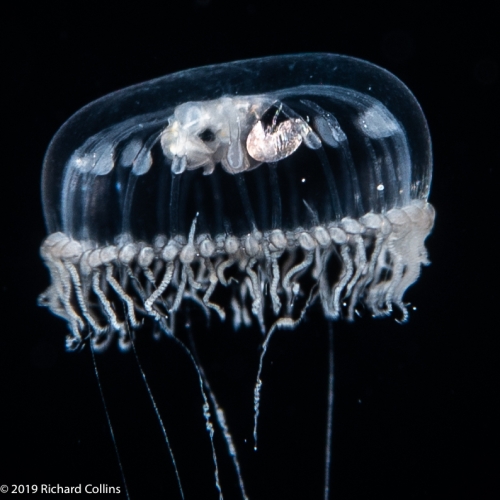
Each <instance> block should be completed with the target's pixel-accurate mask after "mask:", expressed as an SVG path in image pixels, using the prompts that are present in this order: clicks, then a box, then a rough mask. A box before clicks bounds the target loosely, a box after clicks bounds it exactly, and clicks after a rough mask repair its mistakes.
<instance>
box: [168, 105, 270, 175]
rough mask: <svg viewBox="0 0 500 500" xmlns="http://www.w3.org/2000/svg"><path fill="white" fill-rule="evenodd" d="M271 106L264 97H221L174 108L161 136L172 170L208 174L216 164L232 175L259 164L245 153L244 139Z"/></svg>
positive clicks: (177, 172) (178, 172)
mask: <svg viewBox="0 0 500 500" xmlns="http://www.w3.org/2000/svg"><path fill="white" fill-rule="evenodd" d="M272 104H273V101H272V100H271V99H269V98H266V97H263V96H246V97H222V98H220V99H215V100H213V101H203V102H186V103H183V104H180V105H179V106H177V107H176V108H175V110H174V114H173V115H172V116H171V117H170V119H169V124H168V127H167V128H166V129H165V130H164V131H163V133H162V134H161V138H160V141H161V146H162V149H163V152H164V154H165V155H166V156H167V158H169V159H171V160H172V171H173V172H174V173H176V174H180V173H182V172H183V171H185V170H193V169H196V168H201V167H202V168H203V169H204V173H205V174H211V173H212V172H213V170H214V168H215V165H217V163H221V165H222V166H223V168H224V169H225V170H226V171H227V172H229V173H231V174H235V173H238V172H243V171H245V170H249V169H251V168H255V167H256V166H258V165H259V163H258V162H256V161H255V160H254V159H252V158H251V157H250V156H249V155H248V152H247V150H246V138H247V136H248V134H249V132H250V130H251V129H252V127H253V126H254V124H255V123H256V122H257V121H258V120H260V118H261V116H262V114H263V113H264V112H265V111H266V110H267V109H268V108H269V107H270V106H271V105H272Z"/></svg>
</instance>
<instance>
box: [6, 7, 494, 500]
mask: <svg viewBox="0 0 500 500" xmlns="http://www.w3.org/2000/svg"><path fill="white" fill-rule="evenodd" d="M486 5H487V2H474V3H470V4H468V5H464V6H459V5H458V4H457V3H453V4H452V3H449V2H438V1H435V2H429V3H422V2H411V3H408V2H400V4H399V6H395V5H393V4H391V3H386V2H380V3H378V4H376V3H375V2H367V3H366V4H365V3H357V2H350V3H349V4H348V5H345V4H344V3H340V2H338V3H337V2H316V1H307V2H300V3H298V4H296V5H293V6H292V5H291V4H290V3H289V2H269V1H260V0H256V1H252V2H248V1H246V0H245V1H241V2H225V1H222V0H212V1H210V0H198V1H192V0H187V1H185V2H178V3H174V2H163V3H160V2H158V3H156V4H155V5H148V4H147V3H146V2H142V3H141V2H134V3H133V6H131V7H127V6H126V5H124V4H122V3H115V6H114V8H112V7H111V4H109V5H105V4H103V3H100V4H92V3H91V2H73V3H71V4H67V5H64V6H56V4H55V3H52V2H49V3H43V4H40V5H39V6H38V7H33V6H31V5H30V6H28V4H24V3H21V2H19V3H17V4H16V5H13V6H11V7H9V8H8V9H7V10H4V11H3V12H2V25H3V27H2V30H1V42H0V43H1V51H2V52H1V54H2V56H1V57H2V87H3V96H2V99H1V106H2V112H1V123H2V125H1V127H2V152H3V155H2V162H1V169H2V177H1V179H2V181H1V182H0V186H1V188H2V196H1V202H2V219H1V227H2V232H1V237H0V238H1V239H0V241H1V250H2V257H1V260H0V262H1V265H2V269H1V274H0V276H1V293H2V296H1V302H0V307H1V323H0V343H1V344H0V368H1V379H0V456H1V465H0V483H1V484H6V485H8V486H9V488H11V486H12V485H13V484H24V485H30V484H37V485H41V484H52V485H56V484H60V485H64V486H74V485H78V484H80V483H81V484H83V485H85V484H94V485H98V484H108V485H110V486H120V487H121V488H122V489H123V484H122V482H121V478H120V472H119V468H118V462H117V459H116V455H115V452H114V449H113V444H112V441H111V438H110V433H109V429H108V425H107V421H106V417H105V413H104V408H103V404H102V401H101V398H100V395H99V390H98V386H97V383H96V377H95V374H94V368H93V363H92V358H91V355H90V352H89V350H88V349H86V350H84V351H83V352H81V353H76V354H70V353H66V352H65V351H64V336H65V333H66V326H65V325H64V323H63V322H62V321H61V320H59V319H57V318H55V317H53V316H51V315H50V314H49V313H48V312H47V311H46V310H44V309H40V308H38V307H37V306H36V297H37V295H38V294H39V293H40V292H41V291H43V290H44V288H45V287H46V286H47V284H48V273H47V272H46V270H45V269H44V267H43V264H42V262H41V260H40V258H39V256H38V248H39V245H40V242H41V241H42V239H43V238H44V235H45V229H44V222H43V217H42V210H41V201H40V188H39V186H40V173H41V165H42V161H43V155H44V152H45V149H46V147H47V145H48V143H49V141H50V139H51V137H52V136H53V134H54V133H55V132H56V131H57V129H58V128H59V127H60V126H61V125H62V124H63V123H64V121H65V120H66V119H67V118H69V117H70V116H71V114H73V113H74V112H75V111H77V110H78V109H79V108H80V107H82V106H83V105H85V104H86V103H88V102H90V101H92V100H94V99H96V98H98V97H101V96H102V95H105V94H107V93H109V92H112V91H114V90H118V89H120V88H123V87H125V86H128V85H131V84H135V83H139V82H141V81H145V80H148V79H151V78H154V77H158V76H162V75H164V74H167V73H170V72H174V71H180V70H183V69H186V68H191V67H196V66H201V65H205V64H213V63H218V62H226V61H231V60H237V59H246V58H251V57H259V56H264V55H276V54H286V53H297V52H315V51H317V52H332V53H341V54H347V55H351V56H355V57H359V58H362V59H366V60H368V61H371V62H373V63H375V64H378V65H380V66H382V67H385V68H386V69H388V70H389V71H391V72H393V73H394V74H395V75H396V76H398V77H399V78H400V79H401V80H402V81H403V82H405V83H406V84H407V85H408V87H409V88H410V89H411V90H412V91H413V93H414V94H415V96H416V97H417V99H418V100H419V102H420V103H421V105H422V108H423V110H424V112H425V114H426V116H427V119H428V122H429V126H430V130H431V134H432V138H433V144H434V160H435V161H434V179H433V186H432V191H431V196H430V201H431V202H432V203H433V205H434V206H435V208H436V211H437V219H436V225H435V228H434V232H433V234H432V235H431V237H430V238H429V239H428V249H429V256H430V259H431V261H432V265H431V266H429V267H427V268H425V269H424V270H423V274H422V276H421V278H420V280H419V282H418V283H417V284H416V285H415V286H413V287H412V288H411V289H410V290H409V292H408V293H407V296H406V297H405V298H406V299H407V300H408V301H410V302H411V303H412V304H413V305H414V306H416V308H417V309H416V310H415V311H412V312H411V316H410V321H409V322H408V323H407V324H405V325H399V324H397V323H396V322H395V321H394V319H387V320H373V319H371V318H361V319H360V320H358V321H356V322H355V323H354V324H345V323H338V324H335V325H334V337H335V418H334V439H333V472H332V496H331V497H332V498H338V499H347V498H373V497H375V496H377V495H378V496H383V497H384V498H448V497H452V496H454V495H455V494H457V493H462V494H464V495H465V496H469V497H471V498H494V497H495V498H496V496H497V494H498V491H497V490H498V488H497V483H498V480H497V481H495V477H494V473H495V472H496V475H497V478H498V451H497V450H498V419H499V416H500V415H499V412H498V408H497V400H498V390H499V384H498V368H497V365H498V361H497V358H498V326H497V325H496V319H497V317H498V314H497V311H496V307H497V303H498V292H497V290H498V286H497V279H498V258H497V257H498V255H497V252H498V244H495V242H496V240H497V238H498V236H497V233H498V210H497V199H496V198H497V196H498V195H497V191H498V181H497V179H498V168H499V161H500V153H499V151H500V148H499V142H500V121H499V119H498V117H499V106H498V104H499V103H498V101H499V90H500V88H499V87H500V85H499V83H500V67H499V64H500V61H499V48H500V44H499V40H498V14H495V12H494V9H493V7H491V8H489V7H485V6H486ZM311 316H312V317H311V319H310V320H309V321H308V323H306V324H305V325H304V326H303V328H301V329H300V330H298V331H292V332H290V331H287V332H279V333H278V334H277V335H276V336H275V338H274V339H273V342H272V343H271V347H270V350H269V352H268V355H267V358H266V363H265V366H264V374H263V376H264V388H263V393H262V406H261V411H262V413H261V424H260V432H261V442H260V449H259V451H258V453H257V454H255V453H254V452H253V451H252V443H251V439H250V438H251V431H252V404H253V395H252V390H253V382H254V379H255V370H256V363H257V356H258V352H257V347H256V346H257V345H258V339H256V338H255V337H252V335H250V334H248V333H247V334H245V333H241V332H240V333H232V332H231V334H229V333H228V332H224V331H222V329H220V328H212V329H211V330H210V331H208V332H207V331H203V332H201V330H202V328H201V327H200V328H199V330H200V331H197V324H198V323H197V321H198V320H196V318H194V319H195V320H194V321H193V328H192V330H193V336H194V338H195V340H196V342H197V343H198V345H199V349H200V354H201V355H202V359H203V360H204V362H205V364H206V366H207V370H208V373H209V375H212V377H213V380H214V384H215V386H216V388H219V386H220V389H219V391H218V393H220V394H221V396H220V399H221V402H222V403H223V406H224V407H225V408H226V409H227V416H228V421H229V425H230V426H231V425H232V428H234V429H235V439H236V441H237V448H238V450H239V451H240V452H241V456H242V466H243V467H244V468H245V470H244V475H245V479H246V481H247V485H248V493H249V496H250V498H251V499H259V500H261V499H267V498H290V499H295V498H297V499H299V498H311V499H320V498H323V494H322V487H323V467H324V466H323V457H324V442H325V438H324V436H325V432H326V431H325V422H326V387H327V385H326V384H327V382H326V381H327V371H328V363H327V359H328V336H327V329H326V327H325V325H324V324H323V321H322V320H321V319H320V318H319V315H318V314H316V315H315V314H312V315H311ZM200 332H201V333H200ZM142 337H143V338H142V339H141V341H140V342H138V350H139V359H140V360H141V363H142V364H143V366H144V370H145V372H146V374H147V377H148V380H149V381H150V383H151V388H152V392H153V395H154V396H155V397H156V398H157V400H158V405H159V407H160V410H161V412H162V416H163V418H164V420H165V423H166V427H167V432H168V434H169V437H170V438H171V441H172V446H173V448H174V454H175V456H176V459H177V461H178V464H179V473H180V476H181V480H182V481H183V484H184V485H185V492H186V500H191V499H212V498H217V494H216V491H215V488H214V486H213V465H212V462H211V456H210V448H209V446H208V438H207V434H206V433H205V431H204V427H203V426H204V423H203V418H202V413H201V397H200V393H199V390H198V388H197V381H196V377H195V375H194V370H193V369H192V366H191V365H190V363H189V361H188V360H187V359H186V357H185V356H184V355H183V353H182V351H181V350H180V349H179V347H178V346H176V345H175V344H174V343H173V342H171V341H170V342H169V341H168V340H166V339H163V341H160V342H155V341H153V340H151V339H150V338H149V335H148V333H147V332H144V335H143V336H142ZM201 337H202V338H201ZM97 366H98V368H99V373H100V379H101V382H102V386H103V391H104V394H105V400H106V402H107V404H108V410H109V413H110V416H111V422H112V424H113V426H114V429H115V433H116V441H117V446H118V450H119V452H120V456H121V459H122V463H123V467H124V471H125V477H126V480H127V482H128V484H129V489H130V497H131V498H132V499H138V498H145V499H149V498H151V499H153V498H168V499H170V498H172V499H174V498H175V499H177V498H179V494H178V491H177V489H176V487H175V482H174V481H173V474H172V467H171V461H170V460H169V458H168V455H167V452H166V447H165V443H164V441H163V440H162V435H161V431H160V430H159V426H158V423H157V420H156V419H155V415H154V412H153V409H152V405H151V403H150V401H149V399H148V394H147V391H146V389H145V387H144V385H143V384H142V381H141V378H140V374H139V372H138V368H137V362H136V360H135V358H134V357H133V354H131V353H129V354H122V353H119V352H118V350H117V348H111V349H110V350H109V351H108V352H107V353H105V354H103V355H98V356H97ZM245 438H247V442H246V443H245V442H244V439H245ZM219 444H220V443H218V445H219ZM220 450H222V448H220ZM221 455H223V454H222V453H221ZM221 460H222V464H221V476H222V480H223V486H225V487H226V488H227V494H226V496H225V498H226V499H229V500H232V499H233V498H234V499H237V498H239V497H238V495H237V493H236V491H237V490H235V489H234V488H233V482H234V481H233V480H234V477H233V476H232V475H231V474H232V473H231V467H230V466H229V465H228V463H227V462H226V461H224V460H223V459H221ZM26 496H27V495H26ZM75 496H76V495H75ZM101 497H102V495H101ZM109 497H110V498H117V497H120V498H124V496H123V495H109Z"/></svg>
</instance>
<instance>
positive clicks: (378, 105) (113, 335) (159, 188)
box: [39, 54, 434, 499]
mask: <svg viewBox="0 0 500 500" xmlns="http://www.w3.org/2000/svg"><path fill="white" fill-rule="evenodd" d="M431 173H432V155H431V142H430V136H429V132H428V127H427V124H426V121H425V117H424V115H423V113H422V110H421V108H420V106H419V104H418V102H417V101H416V99H415V97H414V96H413V95H412V94H411V92H410V91H409V90H408V88H407V87H406V86H405V85H404V84H403V83H402V82H401V81H399V80H398V79H397V78H396V77H395V76H393V75H392V74H390V73H389V72H387V71H385V70H384V69H381V68H379V67H377V66H375V65H373V64H371V63H368V62H366V61H362V60H359V59H355V58H352V57H347V56H341V55H332V54H298V55H286V56H274V57H265V58H260V59H252V60H246V61H237V62H232V63H226V64H219V65H214V66H206V67H201V68H196V69H189V70H185V71H182V72H179V73H175V74H171V75H167V76H164V77H162V78H158V79H155V80H152V81H149V82H145V83H142V84H139V85H135V86H132V87H129V88H126V89H123V90H120V91H118V92H114V93H112V94H110V95H108V96H105V97H103V98H101V99H98V100H97V101H95V102H93V103H91V104H89V105H87V106H85V107H84V108H83V109H82V110H80V111H78V112H77V113H76V114H75V115H73V116H72V117H71V118H70V119H69V120H68V121H67V122H66V123H65V124H64V125H63V126H62V128H61V129H60V130H59V131H58V132H57V134H56V136H55V137H54V139H53V140H52V142H51V144H50V146H49V149H48V152H47V154H46V158H45V162H44V169H43V180H42V191H43V206H44V214H45V220H46V225H47V228H48V233H49V235H48V236H47V238H46V239H45V241H44V242H43V244H42V247H41V256H42V258H43V260H44V263H45V264H46V266H47V268H48V269H49V272H50V277H51V284H50V286H49V288H48V289H47V290H46V291H45V292H44V293H42V294H41V296H40V299H39V300H40V304H41V305H44V306H46V307H48V308H49V310H50V311H51V312H52V313H54V314H55V315H57V316H60V317H61V318H63V319H64V320H65V321H66V322H67V326H68V334H67V339H66V346H67V349H68V350H78V349H81V348H83V347H84V346H89V348H90V350H91V351H92V353H98V352H102V351H105V350H107V349H111V348H114V347H115V346H116V345H117V346H118V347H119V349H121V350H124V351H127V350H134V351H135V343H136V341H137V339H138V338H140V336H141V335H144V334H145V332H153V334H154V335H156V336H158V335H159V334H160V335H163V336H166V337H168V338H169V339H172V340H173V342H174V343H175V344H176V345H177V346H178V349H180V350H181V351H182V352H183V353H184V354H185V355H186V356H188V357H189V359H190V362H191V363H192V365H193V368H194V370H195V372H196V376H197V377H198V380H199V386H200V392H201V394H202V396H203V414H204V418H205V421H206V428H207V431H208V434H209V437H210V440H211V442H212V450H213V462H214V470H215V475H214V477H215V485H216V488H217V490H218V492H219V497H220V498H222V497H223V489H224V488H223V486H224V485H223V484H222V483H221V481H220V477H219V474H218V466H217V457H218V455H219V454H220V450H218V449H216V448H217V446H216V445H215V444H214V437H213V436H214V433H215V432H219V433H220V434H221V435H222V436H223V438H224V440H225V443H226V451H227V453H228V455H229V456H230V457H231V461H232V464H233V467H234V470H235V473H236V476H237V478H238V484H239V491H240V496H241V498H244V499H247V498H250V497H251V495H250V494H249V493H248V491H247V488H246V486H245V470H244V467H242V464H241V463H240V461H239V459H238V449H237V446H236V445H235V441H234V439H233V438H232V434H231V422H229V421H228V420H227V419H226V416H225V413H224V409H223V407H222V406H221V405H220V404H219V402H218V399H217V394H216V391H215V390H213V388H212V386H211V383H210V380H209V376H208V375H207V373H206V371H205V370H204V367H203V363H202V362H201V361H200V357H199V355H198V353H197V350H196V339H197V336H198V335H200V334H201V332H199V331H197V328H193V327H192V325H193V324H194V320H193V318H194V317H195V315H198V316H197V317H200V316H201V317H203V318H204V322H205V328H204V329H205V332H204V333H203V335H211V334H213V333H214V331H216V330H217V329H218V328H219V327H220V326H221V325H225V326H226V327H227V326H228V325H229V328H230V329H231V331H232V333H233V334H234V335H239V334H240V333H241V332H242V331H252V332H257V336H258V337H259V339H260V340H259V344H260V351H259V353H258V356H257V358H256V360H257V362H256V366H255V373H254V375H255V386H254V390H253V409H254V416H253V428H252V437H253V440H254V448H255V449H258V443H259V439H258V437H259V432H258V431H259V415H260V414H261V412H262V411H265V410H264V409H263V408H261V396H262V391H265V385H264V381H265V376H264V372H265V366H266V352H267V349H268V346H269V345H270V343H271V342H272V338H273V335H274V334H275V332H276V331H279V330H290V331H291V332H293V331H294V330H295V329H297V328H298V327H299V326H300V325H305V326H304V328H306V329H307V321H308V317H309V316H310V315H317V316H321V317H322V318H324V319H325V322H326V324H328V325H329V327H328V328H327V330H328V329H329V333H328V332H325V335H331V334H332V328H333V327H332V324H333V322H335V321H339V320H345V321H354V320H355V318H356V316H358V315H370V316H373V317H375V318H376V317H385V316H389V315H394V316H395V318H396V319H397V320H398V321H400V322H405V321H406V320H407V319H408V305H407V304H406V303H405V301H404V294H405V291H406V290H407V289H408V287H410V286H411V285H412V284H413V283H415V282H416V281H417V279H418V277H419V275H420V272H421V266H423V265H426V264H428V260H427V252H426V249H425V245H424V242H425V239H426V237H427V236H428V235H429V233H430V231H431V229H432V226H433V221H434V210H433V207H432V206H431V205H430V204H429V203H428V201H427V198H428V195H429V189H430V182H431ZM197 324H198V325H199V321H198V323H197ZM198 329H200V328H198ZM188 330H189V332H188V333H189V338H188V337H187V336H186V335H187V333H186V332H187V331H188ZM292 334H293V333H290V335H292ZM330 347H331V346H330ZM330 358H331V360H332V359H333V352H331V356H330ZM138 362H139V359H138ZM331 365H332V366H331V367H330V372H329V373H330V378H332V377H333V362H331ZM332 391H333V386H332V384H330V387H329V396H328V401H329V403H328V414H329V417H328V422H330V423H329V424H328V425H327V427H328V429H327V439H326V440H327V446H326V454H325V463H326V466H325V471H326V472H325V486H324V498H325V499H326V498H328V495H329V480H328V478H327V477H328V469H329V464H330V461H331V448H330V445H329V441H331V434H332V429H331V418H332V411H333V392H332ZM158 418H159V419H160V421H161V416H160V414H159V413H158ZM163 430H164V434H165V440H166V442H167V445H168V446H169V450H170V453H171V457H172V461H173V463H174V465H175V450H173V449H171V447H170V444H169V441H168V437H167V433H166V431H165V429H163ZM176 474H177V477H178V485H179V497H180V498H184V494H183V489H182V471H180V470H178V468H177V467H176Z"/></svg>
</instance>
